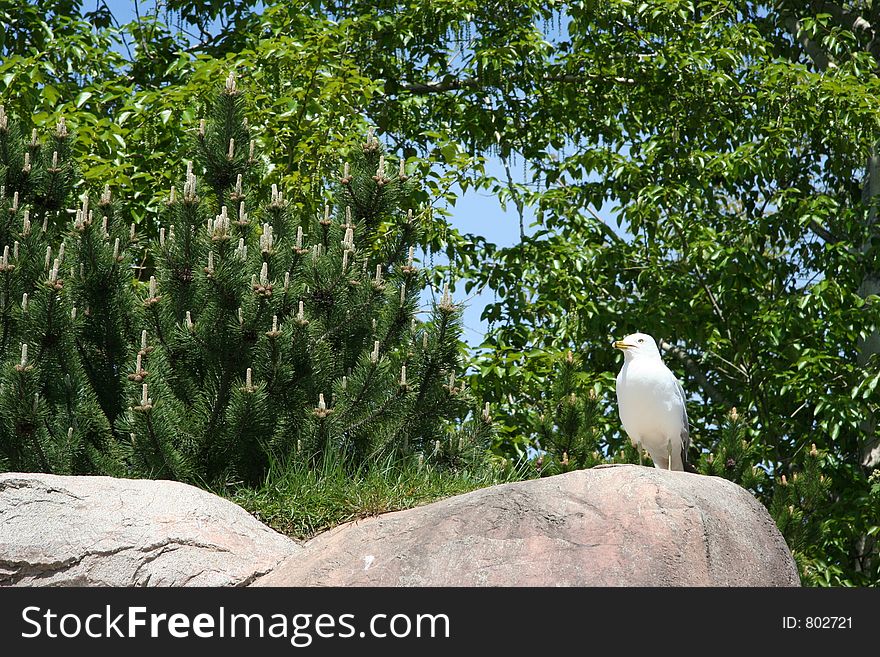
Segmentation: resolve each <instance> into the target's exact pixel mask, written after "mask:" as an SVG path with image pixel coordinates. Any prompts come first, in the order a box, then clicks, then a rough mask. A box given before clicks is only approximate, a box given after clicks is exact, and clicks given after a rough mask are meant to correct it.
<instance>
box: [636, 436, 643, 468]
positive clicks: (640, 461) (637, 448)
mask: <svg viewBox="0 0 880 657" xmlns="http://www.w3.org/2000/svg"><path fill="white" fill-rule="evenodd" d="M636 450H638V452H639V465H642V441H641V440H640V441H639V442H637V443H636Z"/></svg>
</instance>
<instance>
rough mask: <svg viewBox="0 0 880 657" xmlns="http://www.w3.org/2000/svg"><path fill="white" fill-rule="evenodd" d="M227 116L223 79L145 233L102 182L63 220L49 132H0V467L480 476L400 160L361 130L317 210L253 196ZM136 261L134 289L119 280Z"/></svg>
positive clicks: (447, 319) (453, 334)
mask: <svg viewBox="0 0 880 657" xmlns="http://www.w3.org/2000/svg"><path fill="white" fill-rule="evenodd" d="M244 111H245V101H244V95H243V94H242V92H241V90H240V89H239V88H238V86H237V84H236V81H235V77H234V76H232V75H230V76H229V78H228V79H227V81H226V85H225V88H224V89H223V90H222V92H221V93H219V94H218V96H217V99H216V101H215V103H214V104H213V106H212V108H211V112H210V115H209V118H208V119H207V120H203V121H200V122H199V123H198V127H197V129H196V135H195V138H194V139H195V143H194V147H195V148H194V150H195V152H196V158H195V160H193V161H189V162H187V166H186V176H185V178H184V180H183V182H182V185H181V189H182V192H180V193H178V192H177V188H175V187H172V188H171V191H170V192H169V194H168V196H167V198H166V199H165V201H164V202H163V208H164V210H163V215H162V217H161V219H160V227H159V230H158V236H157V237H156V238H151V237H150V236H149V235H148V234H146V233H145V232H142V231H139V230H138V229H137V226H136V225H135V224H130V225H128V224H127V223H126V222H125V221H124V214H123V213H121V212H120V211H119V207H118V205H117V202H116V201H114V200H113V198H112V194H111V192H110V189H109V188H107V189H105V190H104V192H103V193H102V195H101V198H100V201H99V202H98V203H97V205H96V206H95V207H92V204H91V203H90V200H89V196H88V195H87V194H85V195H83V197H82V205H81V207H80V208H79V209H78V210H77V211H76V215H75V218H74V219H73V221H72V223H71V222H70V221H68V220H67V218H66V217H65V216H64V213H62V212H61V211H60V208H62V207H64V204H63V202H64V201H69V200H70V197H71V193H72V190H71V185H70V182H71V180H72V179H73V176H72V174H71V173H70V170H69V169H68V168H65V167H66V166H67V165H64V166H62V162H61V160H60V159H59V153H61V152H63V147H64V145H65V144H66V142H67V140H69V139H71V137H70V136H69V135H68V134H66V132H65V128H64V124H59V127H58V128H57V129H56V132H55V133H54V136H53V137H51V139H50V143H49V144H48V146H49V147H48V148H46V147H44V146H43V145H41V144H40V143H38V141H39V140H38V139H36V138H35V137H32V138H31V139H30V141H28V140H27V139H22V138H21V136H20V135H17V134H16V133H15V132H14V131H12V130H9V129H6V128H4V125H5V124H0V128H3V129H2V130H0V155H3V160H2V164H3V169H2V172H3V173H4V175H5V180H6V182H7V184H8V186H7V187H5V188H4V196H3V198H2V201H0V203H2V204H3V206H2V211H3V218H4V219H8V221H6V223H5V224H4V226H5V228H4V231H5V233H4V234H5V235H6V236H8V237H9V239H13V238H14V239H15V240H16V241H15V246H14V249H13V250H12V252H11V253H10V252H8V250H7V253H6V254H5V255H4V257H3V263H2V272H0V275H2V276H3V285H4V290H5V293H4V296H3V299H4V308H3V317H2V319H3V339H4V342H3V352H2V358H3V361H4V362H5V365H4V369H3V372H2V375H3V377H5V378H4V382H3V388H2V391H0V417H2V418H3V424H2V434H0V453H2V454H3V457H4V461H5V462H6V463H8V464H9V467H12V468H15V469H18V470H42V471H48V472H56V473H57V472H63V473H78V472H120V471H121V472H126V473H128V474H130V475H134V476H147V477H155V478H167V479H178V480H183V481H190V482H194V483H202V484H206V485H212V486H218V487H221V488H222V487H230V486H238V485H241V484H246V485H251V486H255V485H259V484H260V483H261V482H263V481H264V479H265V477H266V473H267V472H268V470H269V466H270V463H282V464H286V465H287V466H289V467H292V468H299V470H298V471H302V470H303V469H305V470H308V469H310V468H319V467H321V464H322V463H323V462H324V461H325V460H327V459H333V460H334V461H336V462H339V463H343V464H345V465H346V467H351V468H354V469H361V470H364V469H368V468H369V467H370V465H371V464H375V463H384V462H386V461H387V460H388V459H391V458H393V459H395V461H399V462H407V461H411V462H413V463H416V462H418V463H419V464H420V465H425V466H426V467H427V466H430V467H432V468H438V469H443V468H453V469H461V468H470V469H474V470H479V469H480V468H481V467H482V466H483V464H484V463H485V457H486V447H487V444H488V441H489V439H490V437H491V434H492V423H491V418H490V416H489V412H488V409H484V410H483V411H482V412H481V411H480V410H479V409H478V408H477V405H476V403H475V402H474V401H473V398H472V396H471V395H470V393H469V392H468V391H467V390H466V389H465V387H464V386H462V385H461V383H460V381H459V378H457V377H460V376H461V375H462V373H463V363H462V359H461V353H460V351H459V339H460V332H461V325H460V315H461V309H460V307H458V306H457V305H456V304H454V303H453V302H452V299H451V296H450V295H449V293H448V291H446V292H445V293H444V296H443V299H442V300H441V302H440V303H439V304H438V305H437V306H436V307H434V308H433V309H432V310H431V312H430V316H429V317H428V318H426V319H425V320H419V319H418V318H417V317H416V314H417V311H418V305H419V295H420V292H421V290H422V288H423V287H424V285H425V281H426V278H425V275H424V273H423V271H422V270H421V269H419V268H418V267H417V266H416V263H415V261H414V259H413V254H414V249H415V243H416V240H417V237H418V234H419V232H420V231H421V230H422V212H421V210H420V209H419V207H418V206H415V205H414V204H413V201H412V199H413V196H414V194H413V191H414V188H415V186H414V183H413V180H412V178H411V177H410V176H409V175H408V174H407V170H406V166H405V163H402V162H401V163H399V166H397V167H394V168H393V170H392V168H391V167H390V166H389V163H386V154H385V152H384V149H383V148H382V147H381V146H380V144H379V142H378V140H377V139H376V138H375V137H374V136H373V135H372V133H371V134H370V135H369V136H368V137H367V140H366V142H364V143H362V144H361V145H360V146H359V147H358V149H357V150H356V151H355V152H353V153H351V154H350V157H349V158H348V159H347V160H346V163H345V167H344V171H343V174H342V177H341V178H340V179H338V180H337V181H336V182H334V183H332V184H331V185H329V188H330V192H331V193H330V196H329V198H330V200H331V203H329V204H328V205H326V207H325V208H324V211H323V212H322V213H317V214H315V213H312V212H310V211H303V210H302V208H300V207H298V206H296V205H295V204H293V203H289V202H288V201H287V199H285V197H284V194H283V193H282V192H281V191H280V190H279V189H278V187H277V185H274V184H273V185H272V186H271V193H270V195H269V198H268V200H261V199H260V196H261V195H260V183H261V182H262V179H263V176H264V174H265V167H264V165H263V160H262V159H261V158H260V157H259V152H258V151H257V150H256V145H255V141H254V140H253V139H252V133H251V130H252V128H251V125H252V124H249V123H248V122H247V121H245V120H244ZM4 121H5V119H4ZM50 150H51V151H52V153H53V154H52V155H51V156H50V155H49V154H48V151H50ZM44 151H46V152H44ZM22 152H23V153H24V155H22ZM28 153H30V154H31V155H30V156H28V155H27V154H28ZM65 154H66V153H65ZM50 158H51V159H50ZM47 161H49V162H50V165H46V164H45V162H47ZM56 165H57V166H56ZM29 167H30V168H29ZM47 167H48V168H47ZM55 179H58V180H57V181H56V182H57V184H56V182H52V181H53V180H55ZM46 181H49V182H46ZM59 181H60V182H59ZM53 185H55V187H57V188H58V190H60V191H58V198H59V199H61V201H60V202H56V200H57V199H55V197H54V196H52V195H51V194H49V193H47V192H46V190H47V189H50V188H51V189H54V188H55V187H53ZM30 217H35V218H37V217H43V218H44V219H45V222H44V223H43V225H42V227H40V226H38V225H37V224H32V223H31V222H30ZM380 228H381V230H380ZM43 253H45V262H44V263H43V264H44V266H43V267H40V264H39V263H40V262H41V261H42V260H43ZM53 254H54V255H53ZM55 256H57V257H55ZM136 262H144V263H147V264H146V265H143V266H140V265H138V266H136V265H135V263H136ZM50 263H51V264H50ZM144 268H147V269H148V270H149V271H148V272H147V273H148V274H149V283H137V282H135V284H134V285H133V284H132V272H140V271H142V270H143V269H144ZM147 273H144V274H143V275H144V276H147ZM18 299H22V301H21V303H19V302H18ZM20 344H21V347H20V348H19V345H20ZM29 347H30V348H29ZM19 352H20V353H19Z"/></svg>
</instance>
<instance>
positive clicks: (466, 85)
mask: <svg viewBox="0 0 880 657" xmlns="http://www.w3.org/2000/svg"><path fill="white" fill-rule="evenodd" d="M543 80H544V82H562V83H565V84H581V83H584V82H589V81H593V80H604V81H610V82H616V83H618V84H635V83H636V81H635V80H634V79H633V78H623V77H606V76H603V75H599V74H596V73H586V74H584V75H545V76H544V77H543ZM484 86H486V85H485V83H484V82H483V81H482V80H481V79H479V78H461V79H453V80H446V81H444V82H427V83H425V82H412V83H408V84H401V85H400V88H401V89H402V90H403V91H408V92H409V93H411V94H415V95H425V94H436V93H444V92H446V91H459V90H462V89H480V88H482V87H484Z"/></svg>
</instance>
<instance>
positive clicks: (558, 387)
mask: <svg viewBox="0 0 880 657" xmlns="http://www.w3.org/2000/svg"><path fill="white" fill-rule="evenodd" d="M583 379H584V375H583V373H582V372H580V371H579V368H578V363H577V359H576V357H575V356H574V354H573V353H572V352H571V351H569V352H567V353H566V354H565V357H563V358H562V359H560V361H559V362H558V364H557V367H556V373H555V376H554V377H553V383H552V385H551V387H550V390H548V391H547V393H548V394H547V395H546V396H545V397H544V399H542V400H540V401H538V402H537V403H535V404H534V410H535V411H537V412H536V413H535V414H534V415H533V417H534V421H535V425H534V428H533V429H532V434H531V435H533V436H534V444H535V447H536V448H537V449H538V450H541V451H542V452H544V453H543V454H541V456H539V457H538V458H539V459H540V463H536V465H537V467H538V468H539V470H540V472H541V474H542V475H545V476H546V475H553V474H559V473H562V472H570V471H572V470H582V469H585V468H591V467H593V466H595V465H598V464H600V463H603V462H604V461H605V458H604V456H603V454H602V450H603V449H604V448H605V445H603V444H602V443H601V441H600V438H601V434H600V433H599V431H598V430H597V426H596V424H597V423H596V420H597V419H598V416H599V415H600V413H601V411H600V407H599V401H598V398H597V396H596V392H595V390H593V389H592V388H589V389H587V386H586V385H585V382H584V381H583Z"/></svg>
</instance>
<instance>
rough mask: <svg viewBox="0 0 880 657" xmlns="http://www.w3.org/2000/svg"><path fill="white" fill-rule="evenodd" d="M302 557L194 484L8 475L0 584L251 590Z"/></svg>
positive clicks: (3, 481) (1, 513)
mask: <svg viewBox="0 0 880 657" xmlns="http://www.w3.org/2000/svg"><path fill="white" fill-rule="evenodd" d="M300 551H301V548H300V547H299V545H297V544H296V543H294V542H293V541H291V540H290V539H288V538H287V537H285V536H282V535H281V534H278V533H276V532H274V531H272V530H271V529H269V528H268V527H266V526H264V525H263V524H261V523H260V522H258V521H257V520H256V519H255V518H253V517H252V516H251V515H250V514H248V513H247V512H246V511H245V510H244V509H242V508H240V507H238V506H236V505H235V504H233V503H232V502H229V501H226V500H224V499H222V498H220V497H217V496H216V495H212V494H211V493H207V492H205V491H202V490H200V489H198V488H194V487H192V486H187V485H186V484H181V483H177V482H172V481H146V480H137V479H113V478H110V477H58V476H53V475H46V474H17V473H8V474H0V585H7V586H8V585H22V586H38V585H41V586H47V585H66V586H78V585H81V586H245V585H247V584H248V583H250V582H251V581H252V580H254V579H255V578H256V577H258V576H260V575H262V574H264V573H266V572H268V571H269V570H270V569H271V568H272V567H274V566H275V565H276V564H278V562H280V561H281V560H282V559H284V558H285V557H289V556H292V555H294V554H297V553H298V552H300Z"/></svg>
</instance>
